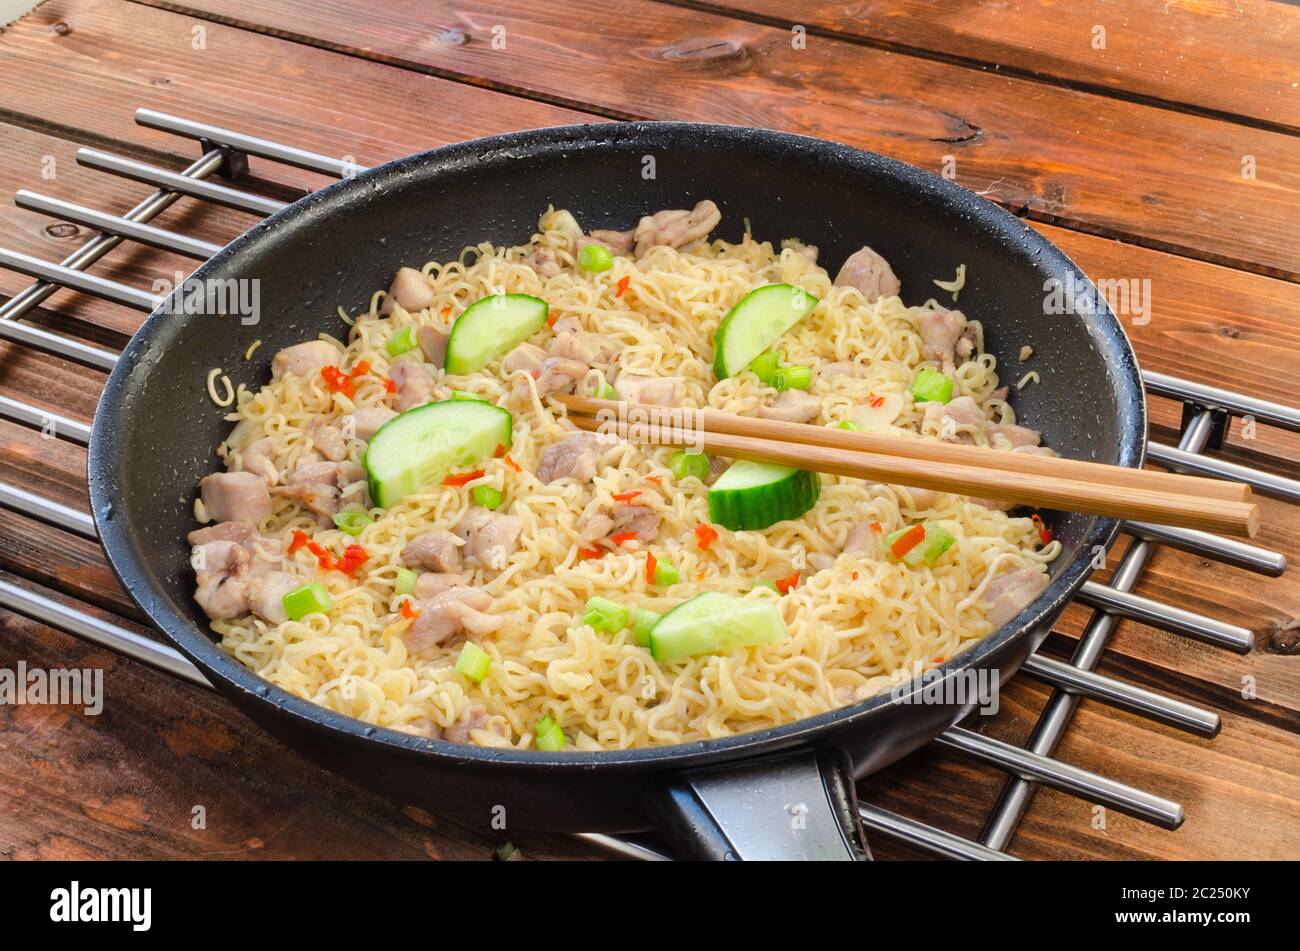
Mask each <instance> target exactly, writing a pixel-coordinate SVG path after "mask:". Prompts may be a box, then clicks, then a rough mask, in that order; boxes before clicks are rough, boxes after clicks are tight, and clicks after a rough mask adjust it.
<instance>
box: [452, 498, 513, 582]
mask: <svg viewBox="0 0 1300 951" xmlns="http://www.w3.org/2000/svg"><path fill="white" fill-rule="evenodd" d="M523 530H524V523H523V522H522V521H520V520H519V519H518V518H516V517H515V516H513V515H498V514H496V513H495V512H492V511H490V510H488V509H485V508H483V507H482V506H479V505H474V506H471V507H470V508H469V509H468V510H467V511H466V512H465V514H464V515H462V516H461V519H460V521H459V522H457V523H456V536H457V537H458V538H459V539H460V540H461V541H462V542H464V544H465V554H466V555H468V556H469V557H470V558H471V559H473V560H474V561H477V562H478V563H479V564H481V565H483V566H484V567H487V568H492V569H494V570H497V571H500V570H501V569H503V568H505V566H506V563H507V562H508V561H509V560H510V556H511V555H513V554H514V553H515V552H516V551H518V549H519V536H520V534H521V533H522V532H523Z"/></svg>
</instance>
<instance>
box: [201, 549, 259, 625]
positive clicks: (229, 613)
mask: <svg viewBox="0 0 1300 951" xmlns="http://www.w3.org/2000/svg"><path fill="white" fill-rule="evenodd" d="M248 562H249V554H248V552H247V550H245V549H244V547H243V546H242V545H239V544H237V543H235V542H229V541H211V542H207V543H206V544H202V545H196V546H195V547H194V551H193V553H192V554H191V555H190V564H191V565H193V566H194V574H195V577H196V579H197V581H198V587H197V589H196V590H195V592H194V600H195V601H197V602H198V603H199V607H201V608H202V609H203V613H204V614H206V615H207V616H208V617H209V618H211V619H212V620H214V621H229V620H232V619H234V618H237V617H243V616H244V615H245V614H247V613H248V577H247V572H246V570H245V569H246V567H247V565H248Z"/></svg>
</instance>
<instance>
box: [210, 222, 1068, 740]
mask: <svg viewBox="0 0 1300 951" xmlns="http://www.w3.org/2000/svg"><path fill="white" fill-rule="evenodd" d="M718 220H719V213H718V211H717V209H716V207H715V206H714V205H713V203H712V202H708V201H704V202H700V203H699V204H698V205H697V206H696V207H695V208H694V209H691V210H684V211H666V212H660V213H659V214H656V215H650V216H647V217H645V218H642V219H641V220H640V222H639V223H638V224H637V225H636V227H635V228H633V229H632V230H631V231H627V232H612V231H595V232H592V233H591V234H584V233H583V232H582V230H581V229H580V227H579V225H578V223H577V221H576V220H575V219H574V217H573V216H572V215H571V214H569V213H568V212H566V211H556V210H548V211H547V212H546V213H545V214H543V215H542V217H541V220H540V222H539V226H538V233H537V234H535V235H534V236H533V238H532V240H531V241H530V242H529V243H528V244H526V245H523V246H520V247H497V246H493V245H491V244H481V245H479V246H477V247H473V248H467V249H465V251H464V252H463V253H462V254H461V255H460V257H459V258H458V259H456V260H452V261H446V262H430V263H428V264H425V265H424V266H423V267H422V268H421V269H419V270H415V269H413V268H403V269H401V270H400V271H399V272H398V274H397V275H396V277H395V278H394V280H393V282H392V285H391V287H390V288H389V289H388V290H387V291H376V293H375V294H374V295H373V297H372V298H371V300H370V302H369V307H368V311H367V312H366V313H364V314H361V315H360V316H358V317H357V318H356V319H355V320H354V321H352V322H351V329H350V332H349V333H348V335H347V340H346V341H340V340H337V339H335V338H333V337H330V336H328V335H324V334H322V335H321V336H320V337H319V338H318V339H316V340H311V341H307V342H304V343H301V344H297V345H295V346H291V347H289V348H287V349H285V350H282V351H281V352H280V353H278V354H277V355H276V356H275V358H274V360H273V362H272V368H273V378H272V380H271V381H270V382H269V383H267V384H266V385H264V386H262V387H261V388H260V389H258V390H256V391H252V390H249V389H247V388H245V387H242V386H241V387H240V388H239V390H238V393H237V404H236V406H235V407H234V408H233V412H231V413H230V415H229V416H228V417H227V418H228V419H229V420H231V421H232V422H234V423H235V424H236V425H235V426H234V428H233V430H232V431H231V433H230V434H229V437H228V438H227V439H226V441H225V442H224V443H223V444H222V445H221V446H220V447H219V448H218V454H219V455H220V456H221V458H222V460H223V461H224V463H225V471H222V472H218V473H215V474H213V475H210V476H208V477H207V478H205V479H204V480H203V481H202V483H201V486H200V497H199V499H197V500H196V502H195V514H196V516H197V518H198V520H199V521H200V522H203V523H206V524H205V527H203V528H200V529H198V530H196V531H195V532H193V533H191V535H190V538H189V541H190V544H191V545H192V546H193V558H192V564H193V566H194V568H195V572H196V576H197V593H196V599H197V600H198V602H199V605H200V606H201V607H202V608H203V610H204V611H205V612H206V613H207V615H208V616H209V617H210V618H211V619H212V629H213V630H214V631H215V632H216V634H217V635H219V637H220V643H221V646H222V647H223V648H224V649H225V650H226V651H228V652H229V653H230V654H231V655H233V656H234V657H235V658H237V659H238V660H239V662H240V663H242V664H244V665H246V666H247V667H248V668H249V669H251V670H253V671H256V672H257V673H258V674H259V675H261V676H262V677H264V678H265V679H266V680H268V681H270V682H271V683H273V684H275V685H277V686H279V687H282V688H284V689H285V690H287V691H289V692H290V693H292V694H295V695H297V696H299V697H303V698H306V699H308V700H311V701H313V702H314V703H317V704H320V705H322V706H325V707H328V708H329V709H331V710H335V711H338V712H340V713H343V714H346V715H349V716H352V717H356V718H358V719H361V720H364V721H366V722H368V723H373V724H376V725H379V726H383V727H391V728H394V729H398V730H402V731H406V732H410V733H416V734H419V735H422V736H427V737H431V738H441V739H448V740H453V741H458V742H469V743H475V744H479V745H484V746H494V747H514V748H519V749H529V748H541V749H546V750H556V749H565V750H608V749H622V748H628V747H641V746H656V745H662V744H671V743H682V742H685V741H691V740H701V739H709V738H714V737H725V736H730V735H733V734H736V733H741V732H744V731H747V730H753V729H757V728H761V727H769V726H774V725H778V724H784V723H789V722H791V721H795V720H799V719H801V718H803V717H808V716H812V715H815V714H818V713H822V712H825V711H828V710H832V709H835V708H838V707H842V706H845V705H847V704H852V703H855V702H858V701H862V700H864V699H866V698H868V697H871V696H873V695H875V694H877V693H879V692H881V691H887V690H889V689H891V688H893V687H894V686H897V685H899V684H901V683H903V682H905V681H907V680H908V679H910V678H912V677H914V676H916V675H917V674H918V673H920V672H922V671H925V670H928V669H930V668H932V667H935V666H936V665H939V664H941V663H942V662H944V661H945V660H946V659H948V658H951V657H953V656H954V655H955V654H957V653H959V652H961V651H963V650H966V649H967V648H969V647H970V646H971V645H973V644H975V643H976V642H978V641H979V640H980V639H981V638H983V637H985V636H987V635H988V634H989V633H990V632H991V631H993V630H995V629H997V628H998V627H1000V626H1001V625H1003V624H1005V623H1006V622H1007V621H1008V620H1010V619H1011V618H1012V617H1014V616H1015V615H1016V614H1017V613H1019V611H1020V610H1021V609H1022V608H1023V607H1025V606H1026V605H1027V604H1028V603H1029V602H1030V601H1032V600H1033V599H1034V598H1035V597H1036V596H1037V595H1038V594H1040V593H1041V592H1042V591H1043V589H1044V588H1045V586H1046V584H1047V578H1048V576H1047V565H1048V563H1050V562H1051V561H1052V559H1054V558H1055V557H1056V556H1057V555H1058V553H1059V552H1060V543H1059V542H1056V541H1052V540H1051V533H1050V530H1049V529H1047V527H1046V526H1044V525H1043V523H1042V522H1041V520H1038V519H1036V518H1030V517H1016V516H1013V515H1011V514H1008V512H1007V511H1006V510H1005V509H1006V508H1007V506H1005V505H1003V504H1001V503H997V502H993V501H989V500H980V499H971V498H963V497H959V496H956V495H948V494H942V493H937V492H933V491H924V490H921V489H915V488H907V487H903V486H891V485H874V484H870V483H868V482H865V481H862V480H857V479H850V478H841V477H833V476H828V475H817V474H807V473H803V472H800V471H797V470H779V469H776V468H775V467H766V468H764V467H760V466H755V465H754V464H752V463H750V464H740V463H736V464H734V465H733V464H732V463H731V461H730V460H727V459H721V458H714V457H710V456H705V455H701V454H697V453H693V452H691V451H690V450H682V449H675V448H672V447H665V446H642V445H636V444H633V443H631V442H628V441H624V440H620V439H602V438H601V437H598V436H595V435H593V434H590V433H585V432H580V431H579V430H577V429H576V428H575V427H574V425H573V423H572V422H570V420H569V419H568V418H566V412H565V409H564V407H563V406H562V405H561V404H560V403H559V402H558V401H556V400H555V399H554V397H555V396H556V395H558V394H561V393H577V394H579V395H594V396H605V397H615V398H618V399H622V400H632V401H637V402H640V403H644V404H652V405H658V406H665V407H669V406H685V407H712V408H714V409H717V410H722V411H725V412H729V413H738V414H742V415H747V416H759V417H766V418H773V419H781V420H789V421H793V422H800V423H807V424H810V425H814V426H843V427H844V428H850V429H851V428H857V429H861V430H866V431H873V432H881V433H889V434H898V435H908V436H912V437H915V438H920V439H932V440H936V439H938V440H948V441H951V442H962V443H970V444H975V445H981V446H991V447H993V448H997V449H1003V450H1006V451H1013V452H1050V451H1051V450H1049V449H1047V448H1046V447H1043V446H1041V445H1040V444H1039V442H1040V441H1039V437H1038V434H1037V433H1035V432H1034V431H1033V430H1030V429H1028V428H1026V427H1024V426H1021V425H1019V424H1017V422H1016V416H1015V412H1014V410H1013V409H1012V407H1011V405H1010V404H1009V403H1008V390H1007V387H1005V386H1003V385H1001V384H1000V383H999V380H998V375H997V367H996V360H995V359H994V357H993V356H992V355H990V354H987V353H984V352H983V339H982V330H981V327H980V324H979V323H978V322H977V321H976V320H971V319H967V317H966V316H965V315H964V314H962V313H961V312H960V311H957V310H951V309H948V308H945V307H944V306H942V305H941V304H940V303H938V302H937V301H935V300H933V299H932V300H928V301H926V302H925V303H924V304H922V305H920V306H908V305H906V304H904V303H903V302H902V300H901V299H900V296H899V294H900V286H899V281H898V280H897V278H896V277H895V276H894V274H893V271H892V270H891V269H890V266H889V264H888V263H887V262H886V261H885V260H884V259H883V258H881V257H880V256H879V255H877V254H876V253H875V252H874V251H872V250H871V249H870V248H863V249H862V250H861V251H858V252H857V253H855V254H853V255H852V256H851V257H850V258H849V259H848V261H847V262H846V263H845V264H844V266H843V267H842V268H841V269H840V270H839V271H838V273H837V275H836V276H835V278H834V279H832V276H831V275H830V274H829V273H828V272H827V271H826V270H824V269H823V268H822V267H821V266H820V265H819V264H818V263H817V258H818V253H817V249H816V248H815V247H813V246H811V245H808V244H805V243H802V242H801V241H799V240H796V239H788V240H785V241H783V242H781V243H780V244H779V245H773V244H771V243H769V242H765V241H758V240H755V239H754V238H753V237H752V236H750V235H749V234H746V235H745V236H744V238H743V240H741V241H740V243H738V244H729V243H727V242H724V241H721V240H712V241H710V240H708V236H709V234H710V232H711V231H712V229H713V228H714V227H715V226H716V224H717V223H718ZM769 285H778V286H779V287H778V290H777V291H776V292H771V291H770V288H769ZM785 285H789V286H785ZM760 288H761V289H764V290H763V292H760V293H758V294H754V293H752V292H755V291H756V290H757V289H760ZM764 293H766V295H767V302H766V303H764V302H763V295H764ZM777 294H779V295H780V298H779V299H778V298H777ZM506 295H518V296H506ZM742 302H744V303H742ZM475 304H479V305H480V306H479V307H478V308H476V310H475V311H474V312H472V313H468V314H467V312H468V311H470V308H471V305H475ZM764 307H766V308H767V311H766V314H767V316H766V317H765V316H764V313H760V311H762V309H763V308H764ZM808 308H811V309H810V310H809V309H808ZM778 312H779V314H778V316H780V314H785V313H787V312H789V314H790V319H789V320H785V321H778V322H777V324H776V325H775V329H773V328H774V325H773V321H772V320H771V319H769V318H771V315H772V314H774V313H778ZM737 315H741V316H737ZM724 319H726V320H727V321H728V323H729V328H728V329H727V331H726V336H727V341H726V342H725V344H724V341H723V339H722V338H723V336H724V334H723V333H720V332H719V328H720V325H721V324H722V322H723V321H724ZM458 320H461V321H463V323H462V324H457V321H458ZM786 324H789V326H786ZM453 327H456V333H455V334H454V335H453V334H452V333H451V331H452V328H453ZM715 337H716V339H715ZM449 338H450V345H449ZM715 345H717V346H718V348H719V352H720V353H721V354H722V355H721V356H719V355H718V354H715ZM755 354H757V355H758V356H757V357H756V358H755V359H752V361H751V360H750V359H749V358H751V357H754V356H755ZM733 357H734V358H736V359H740V360H741V362H740V363H739V364H736V365H733V366H726V365H725V364H726V361H727V360H730V359H732V358H733ZM412 411H413V412H412ZM399 414H401V415H399ZM393 420H396V421H395V422H391V423H390V421H393ZM737 467H738V468H737ZM711 494H712V495H713V496H714V501H715V505H716V508H714V509H711V507H710V496H711ZM728 499H730V500H731V501H732V502H733V503H734V505H733V506H732V508H730V509H728V508H727V504H724V503H727V500H728ZM720 512H722V513H726V512H729V513H730V514H727V515H725V517H723V516H721V515H719V513H720ZM773 519H774V521H772V520H773ZM737 520H739V521H737ZM769 521H770V522H771V524H767V522H769ZM729 522H730V523H731V524H732V525H736V526H738V527H728V523H729ZM705 593H708V594H707V595H706V594H705ZM683 605H685V607H683ZM675 609H676V610H675Z"/></svg>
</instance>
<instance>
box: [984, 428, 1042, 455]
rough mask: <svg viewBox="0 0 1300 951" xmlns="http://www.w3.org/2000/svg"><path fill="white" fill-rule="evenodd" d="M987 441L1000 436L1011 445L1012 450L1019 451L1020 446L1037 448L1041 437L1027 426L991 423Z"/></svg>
mask: <svg viewBox="0 0 1300 951" xmlns="http://www.w3.org/2000/svg"><path fill="white" fill-rule="evenodd" d="M988 432H989V440H990V441H992V440H993V437H995V436H1001V437H1002V438H1003V439H1005V440H1006V441H1007V442H1009V443H1010V444H1011V448H1012V449H1019V448H1021V447H1022V446H1037V445H1038V444H1039V443H1040V442H1042V437H1041V436H1039V435H1038V433H1036V432H1034V430H1032V429H1030V428H1028V427H1027V426H1017V425H1015V424H1014V423H993V424H991V425H990V426H989V428H988Z"/></svg>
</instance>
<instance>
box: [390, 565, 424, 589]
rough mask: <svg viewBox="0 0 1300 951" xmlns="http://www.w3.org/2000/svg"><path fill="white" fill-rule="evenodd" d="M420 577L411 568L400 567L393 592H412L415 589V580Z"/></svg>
mask: <svg viewBox="0 0 1300 951" xmlns="http://www.w3.org/2000/svg"><path fill="white" fill-rule="evenodd" d="M419 577H420V576H419V575H417V574H416V573H415V572H414V571H412V570H411V569H410V568H398V569H397V583H396V584H395V585H393V594H410V593H411V592H412V591H414V590H415V582H416V579H418V578H419Z"/></svg>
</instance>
